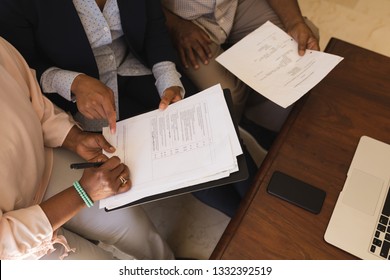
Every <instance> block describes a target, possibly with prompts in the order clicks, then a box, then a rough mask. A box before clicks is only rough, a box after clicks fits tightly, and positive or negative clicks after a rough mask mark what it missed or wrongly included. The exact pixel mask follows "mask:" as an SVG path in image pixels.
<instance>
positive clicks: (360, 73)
mask: <svg viewBox="0 0 390 280" xmlns="http://www.w3.org/2000/svg"><path fill="white" fill-rule="evenodd" d="M325 51H326V52H328V53H333V54H336V55H339V56H342V57H344V60H343V61H341V63H340V64H338V65H337V66H336V68H334V69H333V70H332V71H331V72H330V73H329V75H328V76H327V77H325V79H323V80H322V81H321V82H320V83H319V84H318V85H317V86H315V87H314V88H313V89H312V90H311V91H310V93H308V94H307V95H305V96H304V97H303V98H302V99H301V100H300V101H299V102H297V104H296V105H295V107H294V109H293V111H292V112H291V114H290V116H289V118H288V120H287V121H286V123H285V125H284V127H283V128H282V130H281V132H280V135H279V136H278V138H277V140H276V141H275V144H274V145H273V146H272V148H271V149H270V151H269V153H268V155H267V157H266V158H265V160H264V162H263V164H262V166H261V168H260V169H259V172H258V174H257V176H256V179H255V182H254V184H253V186H252V188H251V190H250V191H249V193H248V194H247V196H246V198H245V200H244V201H243V203H242V205H241V207H240V210H239V213H238V214H237V215H236V217H234V218H233V219H232V221H231V222H230V223H229V225H228V227H227V229H226V231H225V232H224V234H223V236H222V238H221V240H220V241H219V243H218V244H217V246H216V248H215V250H214V252H213V254H212V255H211V259H298V260H302V259H317V260H319V259H354V258H355V257H354V256H352V255H350V254H348V253H346V252H344V251H342V250H340V249H338V248H336V247H334V246H332V245H330V244H328V243H326V242H325V241H324V233H325V230H326V227H327V225H328V222H329V219H330V217H331V215H332V211H333V208H334V206H335V203H336V200H337V197H338V195H339V193H340V191H341V190H342V187H343V184H344V181H345V179H346V174H347V170H348V167H349V165H350V163H351V160H352V157H353V154H354V152H355V149H356V146H357V144H358V141H359V138H360V136H362V135H368V136H371V137H373V138H376V139H378V140H381V141H384V142H387V143H390V58H389V57H385V56H382V55H379V54H377V53H374V52H372V51H369V50H366V49H363V48H360V47H357V46H354V45H352V44H349V43H346V42H343V41H341V40H338V39H334V38H332V39H331V41H330V42H329V44H328V46H327V48H326V50H325ZM275 170H279V171H282V172H285V173H287V174H290V175H292V176H293V177H296V178H298V179H301V180H303V181H305V182H307V183H309V184H312V185H314V186H317V187H318V188H321V189H323V190H325V191H326V193H327V195H326V198H325V201H324V205H323V207H322V210H321V212H320V213H319V214H317V215H315V214H312V213H310V212H308V211H305V210H303V209H301V208H299V207H296V206H294V205H292V204H290V203H288V202H285V201H283V200H281V199H279V198H276V197H274V196H272V195H270V194H268V193H267V192H266V187H267V184H268V182H269V180H270V178H271V175H272V173H273V172H274V171H275Z"/></svg>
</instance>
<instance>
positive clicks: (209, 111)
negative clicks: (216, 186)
mask: <svg viewBox="0 0 390 280" xmlns="http://www.w3.org/2000/svg"><path fill="white" fill-rule="evenodd" d="M103 135H104V136H105V137H106V138H107V140H108V141H109V142H110V143H111V144H112V145H113V146H115V147H116V149H117V150H116V152H115V154H114V155H117V156H118V157H119V158H120V159H121V160H122V161H123V162H124V163H125V164H127V166H128V167H129V168H130V179H131V182H132V187H131V189H130V190H129V191H128V192H126V193H123V194H118V195H115V196H112V197H110V198H106V199H103V200H101V201H100V208H106V209H113V208H117V207H120V206H122V205H126V204H129V203H131V202H133V201H137V200H139V199H142V198H145V197H148V196H152V195H156V194H163V193H165V192H168V191H172V190H176V189H180V188H183V187H188V186H192V185H195V184H200V183H204V182H208V181H211V180H216V179H220V178H223V177H227V176H229V175H230V173H232V172H235V171H237V170H238V165H237V156H238V155H240V154H242V150H241V146H240V143H239V140H238V137H237V134H236V131H235V128H234V125H233V122H232V119H231V116H230V113H229V110H228V107H227V104H226V101H225V98H224V95H223V91H222V88H221V86H220V85H216V86H213V87H211V88H209V89H207V90H204V91H202V92H200V93H198V94H195V95H194V96H191V97H188V98H186V99H183V100H181V101H179V102H177V103H174V104H171V105H170V106H169V107H168V108H167V109H166V110H164V111H161V110H155V111H152V112H149V113H146V114H142V115H139V116H136V117H133V118H130V119H127V120H123V121H120V122H118V123H117V132H116V134H115V135H111V134H110V132H109V129H108V128H104V129H103ZM108 156H112V154H108Z"/></svg>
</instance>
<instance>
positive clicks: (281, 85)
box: [216, 21, 343, 108]
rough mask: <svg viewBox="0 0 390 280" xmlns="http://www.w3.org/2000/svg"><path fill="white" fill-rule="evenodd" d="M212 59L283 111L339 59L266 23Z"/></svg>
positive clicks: (339, 58) (322, 76) (325, 73)
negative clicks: (301, 45) (300, 44)
mask: <svg viewBox="0 0 390 280" xmlns="http://www.w3.org/2000/svg"><path fill="white" fill-rule="evenodd" d="M216 60H217V61H218V62H219V63H220V64H222V65H223V66H224V67H225V68H226V69H228V70H229V71H230V72H232V73H233V74H234V75H235V76H237V77H238V78H239V79H240V80H242V81H243V82H244V83H246V84H247V85H248V86H250V87H251V88H252V89H254V90H255V91H256V92H258V93H259V94H261V95H263V96H265V97H266V98H268V99H269V100H271V101H273V102H274V103H276V104H278V105H279V106H281V107H283V108H286V107H288V106H289V105H291V104H292V103H294V102H295V101H297V100H298V99H299V98H301V97H302V96H303V95H305V94H306V93H307V92H308V91H309V90H310V89H312V88H313V87H314V86H315V85H316V84H317V83H319V82H320V81H321V80H322V79H323V78H324V77H325V76H326V75H327V74H328V73H329V72H330V71H331V70H332V69H333V68H334V67H335V66H336V65H337V64H338V63H339V62H340V61H342V60H343V58H342V57H340V56H337V55H333V54H328V53H324V52H320V51H312V50H307V51H306V53H305V55H304V56H299V55H298V44H297V42H296V41H295V40H294V39H292V37H290V36H289V35H288V34H287V33H285V32H284V31H283V30H282V29H280V28H279V27H277V26H276V25H274V24H273V23H271V22H269V21H268V22H266V23H265V24H263V25H262V26H260V27H259V28H258V29H256V30H255V31H253V32H252V33H250V34H249V35H247V36H246V37H245V38H243V39H242V40H241V41H239V42H238V43H236V44H235V45H233V46H232V47H231V48H229V49H228V50H227V51H225V52H224V53H223V54H221V55H220V56H218V57H217V58H216Z"/></svg>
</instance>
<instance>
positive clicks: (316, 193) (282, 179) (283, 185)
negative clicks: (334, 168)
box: [267, 171, 326, 214]
mask: <svg viewBox="0 0 390 280" xmlns="http://www.w3.org/2000/svg"><path fill="white" fill-rule="evenodd" d="M267 192H268V193H270V194H272V195H275V196H277V197H279V198H281V199H283V200H286V201H288V202H290V203H292V204H294V205H296V206H299V207H301V208H303V209H305V210H308V211H310V212H312V213H314V214H318V213H320V211H321V208H322V204H323V203H324V200H325V196H326V192H325V191H324V190H321V189H319V188H317V187H314V186H312V185H310V184H307V183H305V182H303V181H301V180H298V179H296V178H294V177H291V176H289V175H287V174H284V173H282V172H280V171H275V172H274V173H273V174H272V177H271V180H270V182H269V184H268V187H267Z"/></svg>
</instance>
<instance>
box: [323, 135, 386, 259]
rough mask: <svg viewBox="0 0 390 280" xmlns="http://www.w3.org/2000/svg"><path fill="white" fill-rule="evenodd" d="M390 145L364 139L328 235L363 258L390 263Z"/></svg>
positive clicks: (339, 200)
mask: <svg viewBox="0 0 390 280" xmlns="http://www.w3.org/2000/svg"><path fill="white" fill-rule="evenodd" d="M389 184H390V145H389V144H386V143H383V142H381V141H378V140H375V139H373V138H371V137H368V136H362V137H361V138H360V140H359V144H358V146H357V149H356V152H355V155H354V156H353V159H352V162H351V165H350V167H349V170H348V174H347V179H346V181H345V183H344V187H343V190H342V191H341V192H340V195H339V197H338V199H337V202H336V206H335V208H334V210H333V213H332V216H331V219H330V222H329V224H328V227H327V229H326V232H325V236H324V238H325V241H326V242H328V243H330V244H332V245H334V246H336V247H338V248H340V249H342V250H344V251H346V252H348V253H350V254H352V255H354V256H356V257H358V258H361V259H382V260H390V224H389V220H390V217H389V216H390V192H389Z"/></svg>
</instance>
